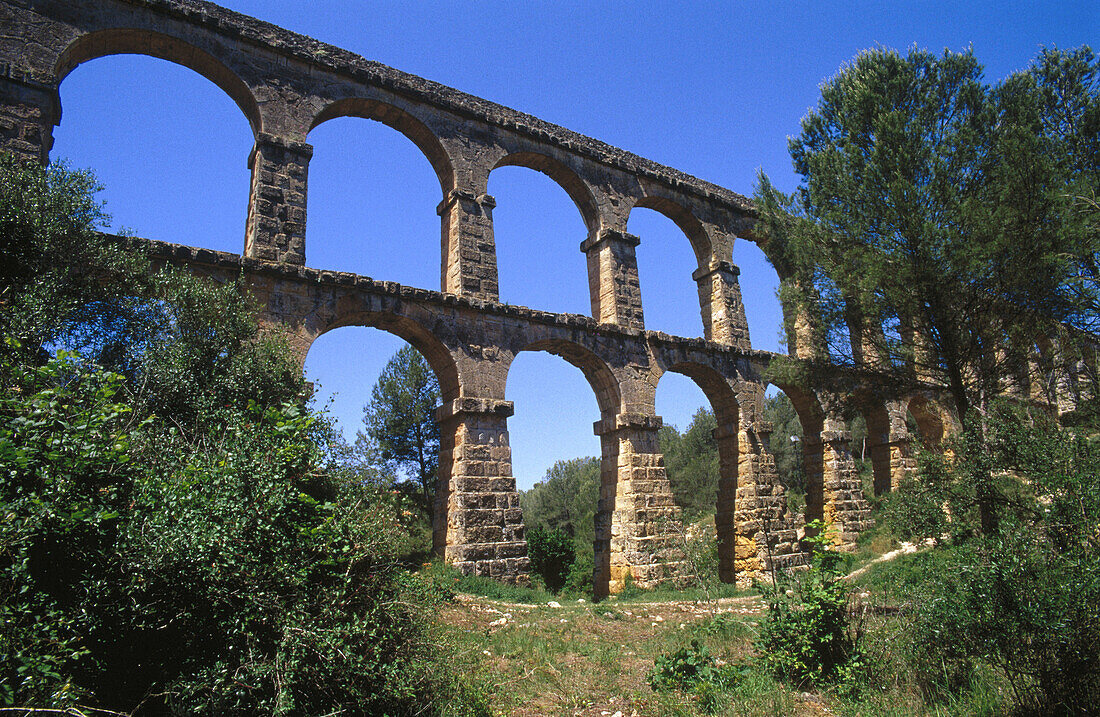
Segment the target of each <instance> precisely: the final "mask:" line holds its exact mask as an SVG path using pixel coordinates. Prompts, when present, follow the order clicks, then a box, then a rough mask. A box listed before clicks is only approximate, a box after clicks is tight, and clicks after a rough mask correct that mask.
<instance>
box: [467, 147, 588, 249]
mask: <svg viewBox="0 0 1100 717" xmlns="http://www.w3.org/2000/svg"><path fill="white" fill-rule="evenodd" d="M498 167H526V168H528V169H533V170H535V171H536V172H541V173H543V174H545V175H546V176H547V177H550V179H552V180H553V181H554V183H556V184H557V185H558V186H559V187H561V188H562V189H563V190H565V193H566V194H568V195H569V198H570V199H572V200H573V203H574V204H575V205H576V206H577V210H578V211H580V213H581V219H583V220H584V225H585V227H586V228H587V229H588V232H589V234H594V233H595V232H596V231H597V230H598V229H599V228H600V211H599V205H598V204H597V202H596V196H595V194H593V192H592V189H591V188H589V186H588V184H587V183H586V182H585V181H584V180H583V179H581V177H580V175H578V174H577V173H576V172H575V171H573V170H572V169H571V168H569V167H568V166H566V165H565V164H564V163H563V162H561V161H560V160H557V159H554V158H553V157H551V156H549V155H546V154H540V153H538V152H512V153H511V154H506V155H504V156H503V157H501V158H500V159H499V160H497V162H496V164H494V165H493V166H492V168H491V169H490V170H489V171H490V173H491V172H492V170H493V169H496V168H498ZM486 182H488V180H487V179H486Z"/></svg>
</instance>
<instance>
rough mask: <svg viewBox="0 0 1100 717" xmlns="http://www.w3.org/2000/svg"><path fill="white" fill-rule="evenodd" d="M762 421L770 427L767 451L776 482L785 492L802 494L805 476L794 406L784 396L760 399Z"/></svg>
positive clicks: (800, 425)
mask: <svg viewBox="0 0 1100 717" xmlns="http://www.w3.org/2000/svg"><path fill="white" fill-rule="evenodd" d="M764 420H766V421H768V422H770V423H771V424H772V435H771V438H770V439H769V442H768V450H770V451H771V453H772V455H773V456H775V469H776V471H777V472H778V473H779V481H780V482H781V483H782V484H783V485H784V486H786V488H787V489H788V490H795V491H798V492H800V493H805V492H806V476H805V474H804V472H803V468H802V422H801V421H800V420H799V418H798V414H797V413H796V412H795V410H794V404H793V403H791V399H789V398H787V394H785V393H782V392H781V393H777V394H776V395H774V396H770V397H768V398H765V399H764Z"/></svg>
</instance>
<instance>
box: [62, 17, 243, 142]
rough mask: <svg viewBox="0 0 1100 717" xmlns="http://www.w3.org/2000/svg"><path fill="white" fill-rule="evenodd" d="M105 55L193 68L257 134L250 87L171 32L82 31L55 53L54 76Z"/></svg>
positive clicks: (116, 29) (206, 54)
mask: <svg viewBox="0 0 1100 717" xmlns="http://www.w3.org/2000/svg"><path fill="white" fill-rule="evenodd" d="M107 55H147V56H149V57H155V58H158V59H161V60H167V61H169V62H173V63H175V64H177V65H182V66H183V67H186V68H188V69H191V70H194V71H195V72H197V73H199V74H200V75H202V76H203V77H205V78H206V79H208V80H210V81H211V82H213V83H214V84H215V85H217V86H218V87H220V88H221V89H222V91H223V92H225V93H226V94H227V95H229V97H230V98H231V99H232V100H233V101H234V102H236V103H237V106H238V107H239V108H240V109H241V112H243V113H244V116H245V117H246V118H247V119H248V124H249V126H250V127H251V128H252V134H253V135H254V136H258V135H259V133H260V131H261V130H262V129H263V127H262V122H261V116H260V108H259V105H258V104H257V102H256V98H255V96H254V95H253V93H252V90H251V88H249V86H248V85H247V84H245V82H244V81H243V80H242V79H241V78H240V77H238V76H237V74H236V73H235V72H234V71H233V70H231V69H229V68H228V67H227V66H226V65H225V64H223V63H222V62H221V60H219V59H218V58H216V57H214V56H213V55H211V54H209V53H208V52H206V51H204V50H201V49H199V48H197V47H195V46H194V45H191V44H189V43H187V42H185V41H183V40H181V39H179V38H176V37H172V36H171V35H165V34H162V33H158V32H153V31H151V30H143V29H137V28H114V29H109V30H96V31H94V32H89V33H86V34H84V35H81V36H80V37H79V38H77V39H76V40H75V41H73V42H72V43H71V44H69V46H68V47H66V48H65V49H64V50H63V51H62V52H61V54H60V55H59V56H58V58H57V62H56V63H55V64H54V68H53V70H54V76H55V77H56V78H57V81H58V82H59V83H60V82H61V81H62V80H64V79H65V77H66V76H67V75H68V74H69V73H70V72H72V71H73V70H74V69H75V68H76V67H77V66H78V65H80V64H83V63H85V62H88V61H90V60H95V59H97V58H100V57H106V56H107ZM58 119H60V118H58Z"/></svg>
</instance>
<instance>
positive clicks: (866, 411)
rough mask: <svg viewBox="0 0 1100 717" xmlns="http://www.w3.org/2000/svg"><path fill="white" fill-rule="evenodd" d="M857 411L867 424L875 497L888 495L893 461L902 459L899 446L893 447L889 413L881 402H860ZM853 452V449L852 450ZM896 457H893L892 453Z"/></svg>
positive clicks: (892, 474)
mask: <svg viewBox="0 0 1100 717" xmlns="http://www.w3.org/2000/svg"><path fill="white" fill-rule="evenodd" d="M857 410H858V411H859V412H860V413H862V414H863V420H864V421H865V422H866V424H867V439H866V440H867V448H868V449H869V450H870V452H871V476H872V481H873V485H874V490H875V495H876V496H881V495H883V494H884V493H888V492H889V491H890V490H891V489H892V488H893V484H894V468H893V465H892V464H893V463H894V462H895V460H897V461H899V462H900V460H901V459H902V457H903V456H902V453H901V446H900V445H893V441H892V438H893V436H892V433H893V432H892V430H891V425H890V412H889V411H888V410H887V408H886V405H885V404H884V403H882V402H881V401H871V400H864V401H860V402H859V404H858V406H857ZM853 450H854V449H853ZM895 452H896V453H897V454H898V455H897V456H895V455H894V453H895Z"/></svg>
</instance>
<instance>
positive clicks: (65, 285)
mask: <svg viewBox="0 0 1100 717" xmlns="http://www.w3.org/2000/svg"><path fill="white" fill-rule="evenodd" d="M98 189H99V187H98V185H97V184H96V181H95V178H94V177H93V176H92V175H91V173H89V172H76V171H70V170H68V169H67V168H66V167H65V166H64V165H62V164H53V165H50V166H49V167H47V168H45V169H43V168H42V167H41V166H39V165H38V164H37V163H31V162H24V161H20V160H18V159H16V158H14V157H12V156H10V155H2V156H0V333H2V334H3V335H4V336H7V337H10V338H14V339H16V340H17V341H16V342H9V343H8V344H6V345H3V346H0V351H5V352H10V351H15V350H18V351H23V352H26V353H29V354H32V355H33V354H40V353H42V352H44V351H45V349H44V348H43V347H44V346H46V345H50V344H56V343H65V344H69V345H75V344H79V343H81V339H85V340H88V341H89V342H90V339H91V334H90V333H89V332H86V331H83V330H82V329H83V328H84V327H87V326H99V327H101V328H103V327H106V326H111V325H116V324H117V323H118V321H117V318H118V316H119V315H120V314H126V313H128V312H127V311H125V310H124V309H125V307H126V305H127V304H128V300H129V297H130V296H132V295H133V294H134V293H136V292H139V291H140V290H141V288H142V286H143V284H144V279H143V277H144V276H145V272H144V269H145V262H144V261H143V260H142V259H141V258H140V257H138V256H136V255H134V254H132V253H129V252H126V251H124V250H123V248H122V246H120V245H119V243H118V242H115V241H111V240H110V239H108V238H106V237H104V236H103V235H101V234H100V233H99V229H101V228H103V227H104V226H105V225H106V224H107V222H108V217H107V215H106V214H104V212H103V207H102V205H101V204H100V203H99V202H97V201H96V200H95V197H94V194H95V192H96V191H97V190H98ZM103 334H104V332H102V331H101V332H99V333H98V334H97V335H96V338H99V339H101V340H100V341H99V342H98V344H99V345H98V346H97V347H95V348H103V344H104V343H105V342H104V341H102V338H103ZM73 347H75V346H73Z"/></svg>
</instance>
